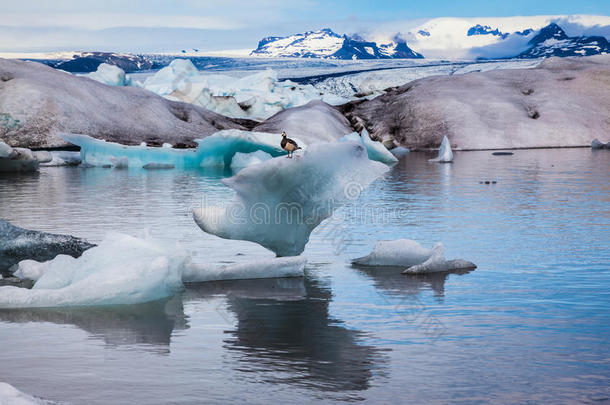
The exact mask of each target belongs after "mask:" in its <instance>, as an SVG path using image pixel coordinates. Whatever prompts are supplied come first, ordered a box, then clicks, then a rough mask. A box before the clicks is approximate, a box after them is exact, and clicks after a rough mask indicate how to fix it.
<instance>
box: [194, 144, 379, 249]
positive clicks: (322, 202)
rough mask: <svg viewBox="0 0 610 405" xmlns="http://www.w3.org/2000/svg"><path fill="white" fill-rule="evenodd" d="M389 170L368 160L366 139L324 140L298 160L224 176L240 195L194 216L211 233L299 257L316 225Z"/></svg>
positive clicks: (274, 162)
mask: <svg viewBox="0 0 610 405" xmlns="http://www.w3.org/2000/svg"><path fill="white" fill-rule="evenodd" d="M387 171H388V167H387V166H386V165H384V164H382V163H379V162H374V161H371V160H369V159H368V157H367V153H366V149H365V148H364V146H362V144H361V143H360V142H336V143H319V144H315V145H311V146H309V147H308V148H307V149H306V150H304V151H303V152H302V153H297V154H295V155H294V158H292V159H287V158H285V157H280V158H275V159H270V160H267V161H265V162H262V163H260V164H257V165H253V166H249V167H247V168H245V169H243V170H241V171H240V172H239V173H238V174H237V175H235V176H234V177H231V178H229V179H225V180H223V183H224V184H225V185H227V186H228V187H230V188H232V189H233V190H235V192H236V195H235V198H234V200H233V201H232V202H230V203H229V205H228V206H226V207H203V208H200V209H196V210H194V211H193V217H194V219H195V222H196V223H197V225H199V227H200V228H201V229H202V230H203V231H205V232H207V233H210V234H213V235H216V236H219V237H221V238H226V239H238V240H248V241H252V242H256V243H258V244H260V245H262V246H264V247H265V248H267V249H269V250H271V251H273V252H275V253H276V254H277V255H278V256H294V255H298V254H300V253H301V252H303V250H304V248H305V244H306V243H307V242H308V241H309V235H310V233H311V232H312V230H313V229H314V228H316V227H317V226H318V225H319V224H320V223H321V222H322V221H323V220H324V219H326V218H328V217H330V216H331V215H332V213H333V211H334V210H335V209H336V208H337V207H339V206H341V205H342V204H345V203H346V202H348V201H350V200H354V199H356V198H357V197H358V196H359V194H360V192H361V191H362V190H363V189H364V188H366V187H367V186H368V185H369V184H370V183H371V182H373V181H374V180H375V179H376V178H377V177H379V176H381V175H382V174H384V173H385V172H387Z"/></svg>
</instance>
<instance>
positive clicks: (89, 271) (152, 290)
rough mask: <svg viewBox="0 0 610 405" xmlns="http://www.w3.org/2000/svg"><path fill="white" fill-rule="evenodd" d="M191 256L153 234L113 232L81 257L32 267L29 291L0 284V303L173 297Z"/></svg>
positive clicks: (17, 305) (63, 257)
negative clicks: (155, 237)
mask: <svg viewBox="0 0 610 405" xmlns="http://www.w3.org/2000/svg"><path fill="white" fill-rule="evenodd" d="M187 258H188V255H187V254H186V252H185V251H184V250H182V249H180V248H179V247H177V246H175V247H173V246H168V245H167V244H165V243H160V242H156V241H154V240H152V239H150V238H147V239H138V238H134V237H131V236H128V235H124V234H118V233H114V234H109V235H108V236H107V237H106V238H105V239H104V240H103V241H102V242H101V243H100V244H99V246H97V247H95V248H92V249H89V250H87V251H86V252H84V253H83V255H82V256H81V257H79V258H77V259H75V258H73V257H70V256H66V255H59V256H57V257H56V258H55V259H53V260H50V261H47V262H45V263H42V264H41V265H40V266H39V268H37V269H36V273H37V274H34V272H33V271H32V267H31V266H30V267H29V268H28V270H25V269H24V270H23V271H24V272H25V273H28V274H29V275H31V276H34V277H36V276H38V273H42V275H40V277H39V278H38V281H36V283H35V284H34V287H33V288H32V289H31V290H28V289H25V288H18V287H0V308H25V307H56V306H90V305H113V304H136V303H141V302H148V301H153V300H157V299H161V298H165V297H169V296H172V295H173V294H175V293H176V292H177V291H179V290H180V289H181V288H182V282H181V275H182V270H183V267H184V263H185V261H186V259H187Z"/></svg>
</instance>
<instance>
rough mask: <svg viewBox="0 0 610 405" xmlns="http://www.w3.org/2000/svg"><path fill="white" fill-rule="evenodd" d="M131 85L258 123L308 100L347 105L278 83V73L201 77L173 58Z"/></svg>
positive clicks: (301, 87)
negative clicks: (251, 119)
mask: <svg viewBox="0 0 610 405" xmlns="http://www.w3.org/2000/svg"><path fill="white" fill-rule="evenodd" d="M134 85H137V86H140V87H143V88H145V89H147V90H150V91H152V92H154V93H156V94H159V95H161V96H163V97H166V98H168V99H171V100H179V101H184V102H188V103H192V104H195V105H199V106H201V107H205V108H207V109H210V110H212V111H215V112H217V113H219V114H223V115H227V116H230V117H238V118H253V119H259V120H262V119H265V118H268V117H270V116H272V115H273V114H275V113H277V112H280V111H282V110H284V109H286V108H291V107H297V106H300V105H304V104H307V103H308V102H309V101H311V100H324V101H326V102H328V103H330V104H341V103H344V102H347V100H346V99H344V98H342V97H339V96H335V95H334V94H329V93H322V94H320V91H319V90H318V89H316V88H315V87H314V86H312V85H300V84H298V83H293V82H290V81H286V80H284V81H280V80H279V79H278V76H277V73H276V72H274V71H273V70H270V69H268V70H265V71H263V72H258V73H255V74H253V75H249V76H246V77H242V78H235V77H231V76H226V75H219V74H215V75H210V74H206V75H204V74H201V73H200V72H199V71H198V70H197V68H196V67H195V66H194V65H193V63H192V62H191V61H190V60H188V59H176V60H174V61H172V62H171V63H170V64H169V65H168V66H166V67H164V68H163V69H161V70H159V71H158V72H157V73H156V74H155V75H153V76H150V77H148V78H147V79H146V80H145V81H144V82H143V83H139V82H137V83H135V84H134Z"/></svg>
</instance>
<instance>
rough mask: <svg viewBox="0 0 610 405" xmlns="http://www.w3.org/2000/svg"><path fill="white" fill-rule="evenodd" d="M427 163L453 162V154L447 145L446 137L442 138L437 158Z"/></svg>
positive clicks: (448, 144) (449, 145)
mask: <svg viewBox="0 0 610 405" xmlns="http://www.w3.org/2000/svg"><path fill="white" fill-rule="evenodd" d="M429 162H438V163H450V162H453V152H452V151H451V144H450V143H449V139H447V136H443V141H442V142H441V147H440V149H439V151H438V156H437V157H435V158H434V159H430V160H429Z"/></svg>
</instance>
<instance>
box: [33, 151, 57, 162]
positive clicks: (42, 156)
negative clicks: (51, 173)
mask: <svg viewBox="0 0 610 405" xmlns="http://www.w3.org/2000/svg"><path fill="white" fill-rule="evenodd" d="M32 155H34V158H36V160H38V163H49V162H50V161H52V160H53V155H52V154H51V152H47V151H46V150H39V151H36V152H32Z"/></svg>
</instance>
